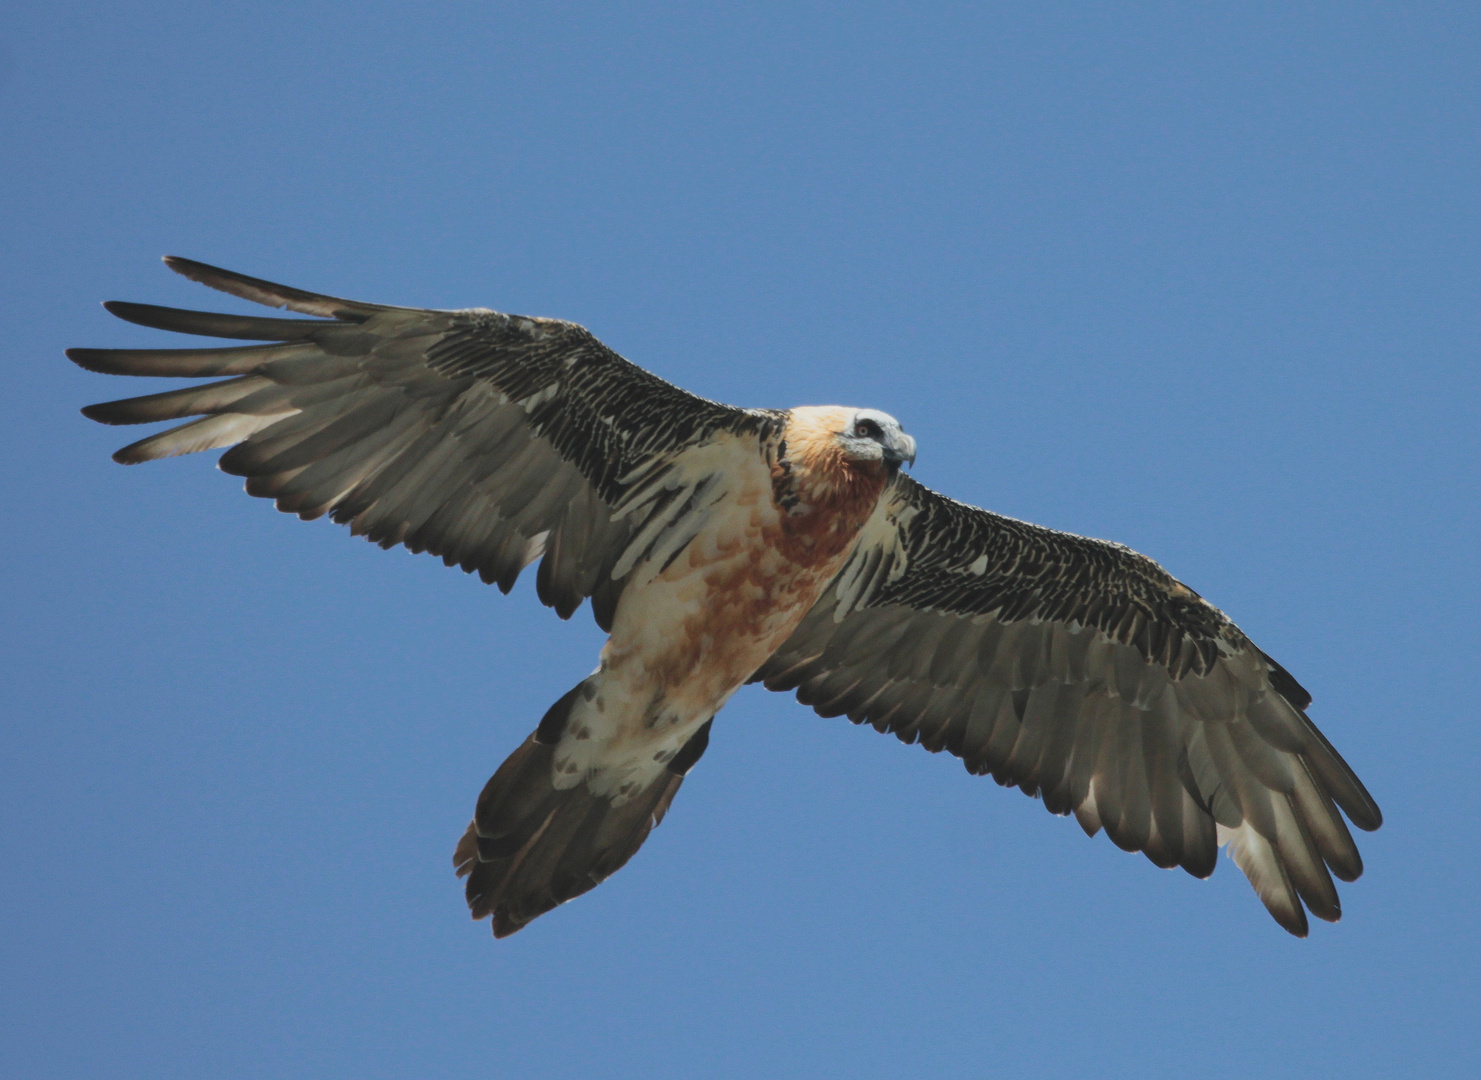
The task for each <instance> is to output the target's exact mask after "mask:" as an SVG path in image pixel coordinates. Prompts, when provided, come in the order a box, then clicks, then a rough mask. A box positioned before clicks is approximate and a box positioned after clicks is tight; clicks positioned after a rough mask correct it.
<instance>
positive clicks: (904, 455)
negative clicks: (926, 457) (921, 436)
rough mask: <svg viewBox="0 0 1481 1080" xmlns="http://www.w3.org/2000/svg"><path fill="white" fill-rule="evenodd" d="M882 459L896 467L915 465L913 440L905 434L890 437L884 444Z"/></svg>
mask: <svg viewBox="0 0 1481 1080" xmlns="http://www.w3.org/2000/svg"><path fill="white" fill-rule="evenodd" d="M884 459H885V460H886V461H888V462H889V463H890V464H891V465H894V466H896V467H898V466H900V465H901V464H905V465H914V464H915V440H914V439H912V438H911V437H910V436H909V435H907V434H905V432H903V431H902V432H900V434H898V435H892V436H890V439H889V441H888V442H886V443H885V444H884Z"/></svg>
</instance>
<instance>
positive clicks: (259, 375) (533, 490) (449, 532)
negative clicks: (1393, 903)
mask: <svg viewBox="0 0 1481 1080" xmlns="http://www.w3.org/2000/svg"><path fill="white" fill-rule="evenodd" d="M165 262H166V264H167V265H168V266H169V267H170V269H172V270H174V271H176V272H177V273H180V274H183V275H184V276H185V277H187V278H190V279H192V280H193V281H197V282H200V283H201V284H204V285H208V286H210V287H211V288H214V289H219V290H221V291H222V292H226V293H230V294H231V295H233V296H237V297H241V298H243V299H246V300H251V301H255V302H257V303H260V304H264V305H267V306H270V307H277V308H286V309H288V310H289V311H293V312H297V313H299V314H301V315H307V316H312V318H308V319H302V318H266V317H248V316H240V315H220V314H212V313H208V312H200V311H185V310H179V309H175V308H165V307H155V306H150V305H145V304H132V303H121V302H112V303H109V304H107V305H105V306H106V307H107V309H108V310H109V311H111V312H112V313H113V314H114V315H117V316H118V317H119V318H122V319H125V320H127V321H129V322H132V323H138V324H140V325H142V326H147V327H153V328H157V329H161V330H173V331H178V332H180V333H185V334H197V335H204V336H208V337H217V338H229V339H240V340H245V341H250V342H257V343H258V344H249V345H242V346H236V347H230V348H187V349H143V350H139V349H72V350H70V351H69V352H68V354H67V355H68V356H69V357H70V358H71V359H72V360H74V361H75V362H76V363H78V364H80V365H81V366H82V367H84V368H87V369H88V370H90V371H96V372H103V373H106V374H111V375H155V376H187V377H198V378H215V379H216V381H213V382H208V383H205V384H204V385H198V386H192V387H189V388H186V389H183V390H169V391H166V392H164V393H159V394H151V395H149V396H146V397H133V398H127V399H125V400H121V401H113V402H109V403H106V404H101V405H91V406H89V407H87V408H85V409H84V410H83V413H84V414H85V415H86V416H88V417H90V418H92V419H94V420H98V421H101V422H102V423H105V424H140V423H147V422H150V421H174V420H182V419H185V418H187V417H199V419H194V420H191V421H190V422H188V423H184V424H181V425H179V426H176V427H170V428H168V429H166V430H164V431H161V432H159V433H158V434H155V435H151V436H150V437H148V438H146V439H143V440H141V441H139V442H135V443H133V444H131V445H129V446H126V447H124V448H123V449H122V450H119V451H118V452H117V453H116V454H114V455H113V458H114V460H115V461H118V462H122V463H124V464H133V463H136V462H141V461H150V460H153V459H155V458H162V457H170V456H172V455H176V454H188V453H194V452H196V451H201V450H213V449H219V448H223V447H230V449H229V450H227V451H226V453H224V454H223V455H222V456H221V460H220V467H221V469H222V470H223V471H225V472H228V473H233V474H235V475H238V476H244V477H246V487H247V491H248V492H249V493H250V494H252V495H259V496H262V497H264V498H269V499H272V500H274V502H275V503H276V504H277V507H278V509H279V510H283V511H287V512H289V513H294V514H297V515H298V516H299V517H301V518H304V519H305V520H307V519H312V518H317V517H321V516H323V515H325V514H327V515H329V517H330V518H331V519H333V520H334V521H336V522H339V523H341V524H347V525H349V526H350V530H351V532H352V533H355V534H360V535H364V536H365V537H367V538H368V539H370V540H373V541H375V542H376V543H379V544H380V545H381V546H382V547H386V548H389V547H391V546H392V545H395V544H403V545H405V546H406V547H407V548H409V549H410V550H412V551H415V552H421V551H426V552H430V553H431V554H433V555H440V556H441V557H442V559H443V561H444V562H445V563H446V564H447V565H449V566H454V565H456V566H461V567H462V568H463V569H464V570H465V571H468V572H474V571H476V572H477V573H478V575H479V576H480V577H481V578H483V580H484V581H486V582H492V583H494V584H497V585H498V586H499V588H500V589H501V590H502V591H504V592H508V591H509V590H510V588H512V587H513V585H514V583H515V580H516V579H517V578H518V577H519V575H520V572H521V571H522V570H523V569H524V568H525V567H526V566H529V565H530V564H531V563H533V562H536V561H537V560H538V562H539V564H540V565H539V569H538V571H537V573H536V579H535V582H536V589H537V591H538V594H539V597H540V599H541V600H542V601H543V602H544V603H545V604H547V605H549V606H550V607H553V608H554V609H555V610H556V613H557V614H558V615H560V616H561V618H563V619H564V618H569V617H570V616H571V615H572V613H574V612H575V611H576V609H577V608H578V607H579V606H580V605H581V603H582V602H583V601H584V600H586V599H588V598H589V599H590V601H591V610H592V614H593V615H594V616H595V618H596V621H597V624H598V625H599V626H600V627H601V628H602V630H603V631H605V632H606V633H607V634H608V635H609V637H608V638H607V642H606V644H605V645H604V646H603V648H602V651H601V657H600V662H599V663H598V665H597V668H596V670H595V671H593V672H592V673H591V674H590V675H589V676H587V677H586V678H585V679H583V680H581V682H579V683H578V684H577V685H576V686H574V687H572V688H571V689H570V690H569V691H568V692H567V693H566V694H564V695H563V696H562V697H561V698H560V699H559V700H558V701H556V703H555V704H554V705H552V706H551V707H550V710H549V711H548V712H547V713H546V714H545V716H544V718H543V719H541V720H540V722H539V725H538V726H537V727H536V728H535V730H534V731H533V732H532V733H531V734H530V735H529V737H528V738H526V739H525V740H524V742H523V743H522V744H520V746H519V748H518V749H516V750H515V751H514V753H512V754H511V755H510V756H509V758H508V759H507V760H506V761H505V762H504V763H503V764H502V765H501V766H499V768H498V771H496V772H495V773H494V775H493V777H492V778H491V779H490V780H489V781H488V783H487V784H486V785H485V786H484V788H483V792H482V793H481V794H480V795H479V797H478V800H477V803H476V806H475V809H474V812H473V820H472V822H471V823H470V824H469V825H468V828H467V831H466V832H465V833H464V834H463V837H462V839H461V840H460V841H459V842H458V844H457V848H456V851H455V853H454V855H453V863H454V866H455V868H456V871H457V873H458V875H459V876H460V877H466V878H467V882H466V893H467V900H468V906H469V907H470V909H471V910H472V913H473V917H474V918H483V917H485V916H489V915H492V916H493V930H494V934H495V935H496V936H498V937H503V936H506V935H508V934H512V933H514V932H515V931H516V930H519V929H520V928H521V927H523V926H524V925H525V924H527V923H528V922H530V921H531V920H532V919H534V918H536V917H537V916H539V915H541V914H543V913H545V912H547V911H549V910H551V909H552V908H554V907H556V906H557V905H558V904H561V903H564V902H565V901H567V900H570V899H571V898H572V897H575V896H578V895H580V894H581V893H583V892H586V891H587V890H588V889H591V888H592V887H594V886H595V885H597V884H598V883H600V882H601V881H602V880H603V879H605V878H606V877H607V876H608V875H610V874H611V873H613V872H614V871H615V870H617V869H618V868H619V867H621V866H622V865H623V864H624V863H626V862H627V860H628V859H629V858H631V857H632V855H633V853H634V852H636V851H637V850H638V848H640V847H641V846H642V845H643V842H644V840H646V839H647V837H648V833H649V831H650V830H651V829H652V828H653V826H655V825H657V824H658V823H659V822H660V821H661V820H662V819H663V816H664V814H665V813H666V812H667V811H668V809H669V807H670V805H671V804H672V802H673V800H674V796H675V794H676V793H677V792H678V790H679V786H680V785H681V784H682V783H683V781H684V778H685V776H687V775H688V773H689V770H690V769H691V768H692V767H693V766H694V764H695V762H697V761H698V760H699V759H700V757H701V755H703V754H704V751H705V747H706V745H707V743H708V741H709V733H710V725H711V723H712V722H713V718H714V716H715V714H716V712H718V711H719V710H720V709H721V708H722V707H723V706H724V705H725V703H726V701H728V700H729V698H730V696H731V695H732V694H734V693H735V691H736V690H737V689H739V688H740V687H741V686H742V685H743V684H745V683H746V682H748V681H760V682H762V683H763V684H764V685H765V686H767V687H768V688H769V689H772V690H795V691H796V694H797V699H798V700H799V701H801V702H802V703H804V704H806V705H810V706H812V707H813V708H814V709H815V710H816V711H817V712H818V713H819V714H821V715H823V716H839V715H847V716H848V718H849V719H850V720H852V721H853V722H854V723H856V724H866V723H867V724H870V725H872V726H873V727H874V728H875V729H876V730H878V731H880V732H892V733H894V734H895V735H896V736H897V737H898V738H899V739H900V740H901V741H902V742H906V743H912V742H919V743H920V744H921V745H922V746H924V747H925V748H926V749H927V750H930V751H932V752H933V753H935V752H938V751H941V750H946V751H949V752H950V753H952V754H954V755H956V756H957V757H959V758H961V759H962V761H963V763H964V764H965V765H966V767H967V770H968V771H969V772H972V773H977V774H991V775H992V777H993V779H994V780H996V781H997V782H998V783H999V784H1001V785H1003V786H1005V787H1006V786H1016V787H1018V788H1019V789H1021V790H1022V791H1024V792H1025V793H1026V794H1028V795H1030V796H1033V797H1035V798H1039V799H1042V800H1043V803H1044V805H1045V807H1047V808H1048V809H1049V810H1050V811H1051V812H1053V813H1055V814H1061V815H1068V814H1074V816H1075V819H1076V820H1077V821H1078V822H1079V824H1080V826H1081V827H1082V828H1083V829H1084V830H1085V832H1086V833H1087V834H1089V835H1091V836H1094V835H1095V834H1096V833H1097V832H1099V831H1100V830H1102V829H1104V830H1105V832H1106V835H1107V836H1109V837H1110V838H1111V840H1112V842H1113V843H1115V844H1116V845H1117V846H1118V847H1121V848H1123V849H1125V850H1127V851H1140V852H1142V853H1144V854H1145V855H1146V856H1147V858H1148V859H1150V860H1151V861H1152V862H1153V863H1155V864H1156V865H1157V866H1161V867H1172V866H1181V867H1183V868H1184V869H1185V870H1187V871H1188V872H1189V873H1190V874H1193V875H1194V876H1195V877H1200V878H1203V877H1207V876H1208V875H1209V874H1211V873H1212V872H1213V869H1214V865H1215V861H1216V855H1217V851H1218V848H1219V846H1221V845H1227V846H1228V849H1229V851H1230V853H1231V854H1232V856H1233V858H1234V861H1235V862H1236V863H1237V864H1238V866H1239V867H1240V869H1241V870H1243V871H1244V873H1245V875H1246V876H1247V877H1248V878H1249V880H1250V883H1251V884H1252V885H1253V886H1254V888H1255V891H1256V893H1257V894H1258V895H1259V897H1260V899H1261V900H1262V901H1263V902H1264V904H1265V906H1266V908H1268V909H1269V911H1270V914H1271V915H1272V916H1274V918H1275V920H1276V921H1277V922H1278V923H1279V924H1280V925H1281V926H1283V927H1284V928H1285V929H1286V930H1288V931H1290V932H1291V933H1292V934H1296V935H1298V936H1304V935H1305V934H1306V932H1307V920H1306V910H1310V912H1311V913H1312V914H1313V915H1315V916H1317V917H1318V918H1321V919H1326V920H1329V921H1336V920H1337V919H1338V918H1339V917H1340V915H1341V908H1340V906H1339V903H1338V898H1337V890H1336V888H1335V887H1334V885H1333V883H1332V878H1333V876H1335V877H1338V878H1340V879H1342V880H1343V881H1352V880H1354V879H1356V878H1357V877H1358V876H1359V875H1360V874H1361V873H1362V869H1363V864H1362V860H1361V858H1360V857H1359V855H1358V850H1357V847H1356V846H1355V845H1354V843H1353V840H1352V835H1351V834H1350V833H1349V831H1348V829H1347V826H1346V825H1345V824H1344V822H1343V814H1341V813H1339V812H1338V808H1339V807H1340V808H1341V810H1342V812H1343V813H1345V814H1346V817H1347V818H1348V820H1350V821H1351V822H1352V823H1353V824H1354V825H1356V826H1357V827H1358V828H1360V829H1365V830H1372V829H1376V828H1378V826H1379V825H1380V823H1381V821H1382V816H1381V814H1380V813H1379V810H1378V806H1377V805H1376V804H1375V803H1374V801H1373V799H1372V797H1371V796H1370V795H1369V794H1368V792H1367V791H1366V790H1365V789H1364V787H1363V785H1362V783H1361V782H1360V781H1359V780H1358V778H1357V777H1356V776H1355V775H1354V774H1353V771H1352V770H1351V769H1350V768H1349V767H1348V766H1347V764H1346V762H1344V761H1343V760H1342V758H1341V757H1340V756H1339V755H1338V753H1337V751H1336V750H1334V749H1333V748H1332V745H1331V744H1330V743H1329V742H1328V741H1327V740H1326V739H1325V738H1324V737H1323V736H1322V733H1321V732H1320V731H1318V730H1317V729H1316V727H1315V726H1314V725H1313V724H1312V722H1311V721H1310V719H1308V717H1307V715H1306V712H1305V710H1306V708H1307V706H1308V705H1309V704H1310V703H1311V695H1310V694H1308V693H1307V692H1306V691H1305V690H1304V689H1302V687H1301V685H1300V684H1299V683H1297V682H1296V680H1295V679H1294V678H1292V677H1291V675H1289V674H1288V673H1287V672H1286V670H1285V669H1284V668H1283V667H1281V666H1280V664H1278V663H1276V662H1275V661H1274V660H1272V659H1271V658H1270V657H1269V656H1267V655H1266V654H1265V653H1264V652H1262V651H1261V650H1260V649H1259V648H1258V647H1256V646H1255V645H1254V644H1253V643H1252V642H1251V641H1250V640H1249V639H1248V638H1247V637H1245V635H1244V634H1243V633H1241V632H1240V630H1239V628H1238V627H1237V626H1235V625H1234V623H1232V622H1231V621H1230V620H1229V619H1228V618H1227V617H1226V616H1225V615H1224V613H1223V612H1221V611H1219V610H1218V609H1217V608H1215V607H1214V606H1213V605H1211V604H1209V603H1208V602H1207V601H1206V600H1204V599H1203V598H1202V597H1201V596H1199V595H1198V593H1196V592H1194V591H1193V590H1192V589H1190V588H1189V587H1188V586H1186V585H1184V584H1182V583H1181V582H1179V581H1177V580H1176V579H1174V578H1173V577H1172V576H1171V575H1169V574H1168V573H1167V572H1166V571H1165V570H1163V569H1162V567H1161V566H1159V565H1158V564H1157V563H1155V562H1153V561H1152V560H1151V559H1149V558H1146V557H1145V556H1143V555H1139V554H1137V553H1136V552H1134V551H1132V550H1131V549H1129V548H1127V547H1124V546H1122V545H1120V544H1114V543H1108V542H1106V541H1102V540H1092V539H1088V538H1086V537H1082V536H1075V535H1072V534H1069V533H1063V532H1055V531H1052V530H1050V529H1045V528H1040V527H1039V526H1036V525H1030V524H1027V523H1025V522H1022V521H1015V520H1013V519H1011V518H1006V517H1001V516H999V515H997V514H993V513H989V512H988V511H986V510H981V509H978V508H977V507H973V506H967V505H965V504H963V503H959V502H954V501H953V500H951V499H948V498H946V497H944V496H942V495H938V494H936V493H935V492H934V491H931V490H930V489H928V488H926V487H924V486H923V485H921V484H920V483H917V482H916V481H915V480H913V479H912V478H911V477H909V476H908V475H906V474H904V473H902V472H901V471H900V467H901V466H902V465H903V464H907V463H913V462H914V460H915V454H916V446H915V440H914V439H912V438H911V437H910V436H909V435H907V434H905V432H904V431H903V430H901V427H900V424H899V423H898V422H897V421H896V420H895V419H894V417H892V416H890V415H888V414H887V413H884V412H880V411H878V410H875V409H862V408H851V407H850V408H845V407H840V406H825V407H802V408H793V409H784V410H773V409H739V408H732V407H730V406H727V405H720V404H717V403H716V402H713V401H707V400H705V399H703V398H700V397H697V396H695V395H693V394H690V393H687V392H686V391H684V390H681V389H679V388H678V387H676V386H673V385H671V384H669V383H667V382H665V381H663V380H662V379H660V378H658V377H657V376H655V375H652V374H650V373H649V372H647V371H644V370H643V369H642V368H639V367H637V366H636V365H634V364H631V363H629V362H628V361H627V360H624V359H623V358H622V357H621V356H618V355H617V354H616V353H615V352H613V351H612V350H611V349H609V348H607V347H606V346H605V345H603V344H602V343H601V342H600V341H598V340H597V339H596V338H595V337H593V336H592V335H591V334H590V333H589V332H588V331H587V330H585V329H584V328H583V327H581V326H578V325H576V324H575V323H570V322H564V321H561V320H558V319H547V318H531V317H526V316H521V315H507V314H501V313H499V312H496V311H490V310H487V309H483V308H473V309H468V310H460V311H436V310H422V309H417V308H404V307H388V306H384V305H381V304H368V303H361V302H358V301H352V300H341V299H338V298H336V297H332V296H324V295H320V294H317V293H310V292H304V291H302V290H300V289H293V288H288V287H286V286H282V285H275V284H273V283H271V282H268V281H262V280H259V279H257V278H252V277H246V276H244V275H241V274H236V273H232V272H230V271H227V270H221V269H218V268H216V267H213V266H207V265H204V264H202V263H198V262H192V261H190V260H188V259H179V258H167V259H166V260H165Z"/></svg>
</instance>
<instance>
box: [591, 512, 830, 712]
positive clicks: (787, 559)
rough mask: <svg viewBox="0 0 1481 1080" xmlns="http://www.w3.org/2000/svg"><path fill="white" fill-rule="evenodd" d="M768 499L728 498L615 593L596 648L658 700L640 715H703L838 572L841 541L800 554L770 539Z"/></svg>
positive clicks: (613, 673) (773, 522)
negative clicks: (683, 542) (657, 563)
mask: <svg viewBox="0 0 1481 1080" xmlns="http://www.w3.org/2000/svg"><path fill="white" fill-rule="evenodd" d="M780 529H781V523H780V521H779V515H778V513H777V511H776V509H775V507H774V506H773V504H772V503H771V500H770V498H769V497H761V496H758V497H755V498H749V499H748V498H745V497H744V496H742V497H741V498H740V499H737V500H735V501H734V502H732V503H729V504H727V505H725V506H722V507H718V508H716V511H715V512H714V513H713V515H712V519H711V521H710V522H709V523H708V524H707V526H706V528H705V529H704V530H702V531H701V532H700V533H699V534H698V535H697V536H696V537H695V538H694V540H693V542H692V543H691V544H690V545H689V547H688V548H687V549H686V550H685V551H684V553H683V554H681V555H680V557H679V558H678V559H676V560H675V561H674V562H673V563H672V564H671V565H670V566H669V567H668V568H667V569H665V570H664V571H663V573H661V574H659V575H657V576H656V577H654V578H653V579H652V580H651V581H647V582H644V583H641V584H639V583H638V582H634V583H633V584H632V585H629V587H628V589H627V591H625V592H624V593H623V597H622V601H621V603H620V604H619V606H618V609H617V612H616V615H615V618H614V621H613V626H612V636H611V638H610V639H609V641H608V643H607V645H606V648H605V649H604V650H603V652H602V663H603V668H604V669H605V671H606V673H607V674H608V676H609V677H610V678H615V679H617V680H619V681H621V682H623V683H625V684H626V685H627V686H628V688H629V690H630V692H631V693H633V694H634V695H636V696H639V697H642V696H647V697H649V698H650V699H651V700H653V701H654V703H655V705H659V703H661V705H659V709H658V712H659V713H661V714H662V715H655V716H651V717H649V718H648V722H649V723H650V724H651V725H659V724H662V723H665V722H668V723H680V724H684V723H686V722H690V721H699V722H702V721H703V720H705V719H708V718H709V717H710V716H711V715H713V714H714V712H715V710H717V709H719V708H720V706H722V705H723V704H724V703H725V701H726V700H727V699H728V698H729V697H730V695H731V694H733V693H734V692H735V690H736V689H737V688H738V687H739V686H740V685H741V684H742V683H744V682H745V681H746V679H748V678H749V677H750V676H751V674H752V672H754V671H755V670H756V669H757V668H758V667H760V666H761V664H762V663H763V662H764V661H765V660H766V658H767V657H769V656H770V655H771V654H772V653H773V652H775V651H776V649H777V647H778V646H779V645H780V644H781V643H782V642H783V641H785V640H786V638H787V636H788V635H789V634H791V632H792V631H793V630H794V629H796V627H797V624H798V623H799V622H800V621H801V620H802V617H803V616H804V615H805V614H807V611H808V609H809V608H810V607H812V605H813V603H814V602H815V601H816V600H817V598H818V595H819V593H821V592H822V590H823V587H824V586H825V585H826V584H827V583H828V581H829V580H830V579H831V578H832V576H833V575H834V574H835V573H836V572H837V571H838V567H839V565H840V564H841V562H842V559H843V557H844V556H845V555H846V554H847V551H846V549H845V550H844V551H841V552H826V553H820V554H819V556H818V557H816V558H807V557H806V555H805V554H804V555H802V557H798V552H797V551H796V545H795V544H794V545H792V549H793V550H792V551H791V553H790V555H789V554H784V549H785V548H786V547H787V545H784V544H782V543H779V542H778V539H779V537H778V533H779V531H780Z"/></svg>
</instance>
